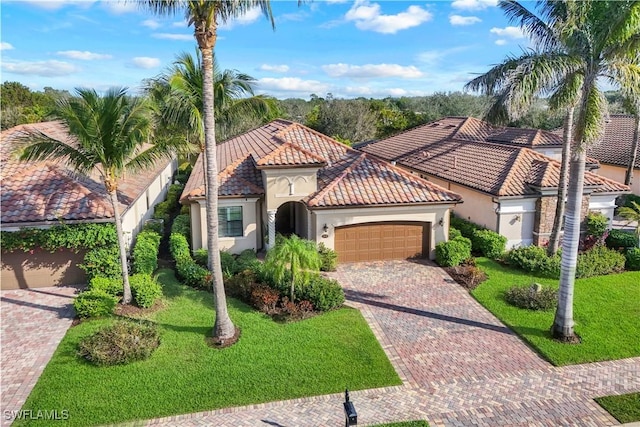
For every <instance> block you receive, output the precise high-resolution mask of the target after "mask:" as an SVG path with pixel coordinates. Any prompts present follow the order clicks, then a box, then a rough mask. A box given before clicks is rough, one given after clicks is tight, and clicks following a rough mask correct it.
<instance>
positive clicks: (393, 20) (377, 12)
mask: <svg viewBox="0 0 640 427" xmlns="http://www.w3.org/2000/svg"><path fill="white" fill-rule="evenodd" d="M432 18H433V14H432V13H431V12H429V11H427V10H426V9H423V8H421V7H420V6H409V7H408V8H407V10H406V11H405V12H400V13H398V14H397V15H383V14H382V13H381V8H380V4H378V3H369V1H368V0H357V1H356V2H355V3H354V4H353V6H352V7H351V9H350V10H349V11H348V12H347V13H346V15H345V19H346V20H347V21H353V22H355V24H356V28H358V29H360V30H369V31H375V32H377V33H382V34H395V33H397V32H398V31H400V30H406V29H407V28H412V27H417V26H419V25H421V24H422V23H424V22H427V21H430V20H431V19H432Z"/></svg>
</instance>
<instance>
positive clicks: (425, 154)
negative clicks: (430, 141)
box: [422, 151, 431, 159]
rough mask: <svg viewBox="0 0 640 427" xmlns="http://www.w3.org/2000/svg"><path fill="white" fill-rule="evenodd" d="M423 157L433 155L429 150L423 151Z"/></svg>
mask: <svg viewBox="0 0 640 427" xmlns="http://www.w3.org/2000/svg"><path fill="white" fill-rule="evenodd" d="M422 157H426V158H427V159H428V158H429V157H431V155H430V154H429V152H428V151H423V152H422Z"/></svg>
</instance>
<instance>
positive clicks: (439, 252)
mask: <svg viewBox="0 0 640 427" xmlns="http://www.w3.org/2000/svg"><path fill="white" fill-rule="evenodd" d="M470 257H471V240H469V239H467V238H466V237H456V238H455V239H452V240H449V241H448V242H440V243H438V244H437V245H436V262H437V263H438V265H440V266H442V267H455V266H456V265H460V264H462V262H463V261H464V260H466V259H468V258H470Z"/></svg>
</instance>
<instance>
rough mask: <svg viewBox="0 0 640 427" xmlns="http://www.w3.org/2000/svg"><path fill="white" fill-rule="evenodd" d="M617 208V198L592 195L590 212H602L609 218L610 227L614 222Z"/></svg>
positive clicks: (606, 195)
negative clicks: (614, 213) (614, 212)
mask: <svg viewBox="0 0 640 427" xmlns="http://www.w3.org/2000/svg"><path fill="white" fill-rule="evenodd" d="M615 208H616V196H614V195H610V194H605V195H601V194H597V193H595V194H591V197H590V198H589V211H590V212H600V213H601V214H603V215H604V216H606V217H607V218H609V227H611V225H612V221H613V211H614V210H615Z"/></svg>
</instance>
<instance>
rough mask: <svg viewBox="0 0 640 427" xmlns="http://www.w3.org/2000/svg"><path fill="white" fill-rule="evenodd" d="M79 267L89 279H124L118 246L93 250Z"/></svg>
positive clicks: (88, 252) (86, 255)
mask: <svg viewBox="0 0 640 427" xmlns="http://www.w3.org/2000/svg"><path fill="white" fill-rule="evenodd" d="M78 267H80V268H81V269H83V270H84V272H85V273H86V274H87V279H88V280H91V279H93V278H94V277H98V276H100V277H112V278H117V277H122V267H121V266H120V252H119V251H118V246H105V247H99V248H94V249H91V250H90V251H87V253H86V254H85V255H84V262H83V263H82V264H78Z"/></svg>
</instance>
